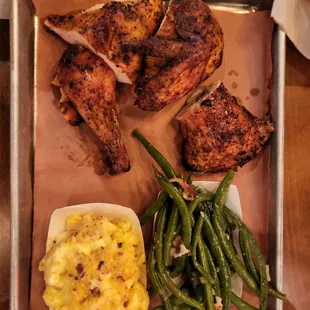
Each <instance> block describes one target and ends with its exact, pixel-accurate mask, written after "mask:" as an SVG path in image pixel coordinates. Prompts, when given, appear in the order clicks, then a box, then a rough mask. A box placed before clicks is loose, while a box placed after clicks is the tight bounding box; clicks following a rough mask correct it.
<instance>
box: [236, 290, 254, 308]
mask: <svg viewBox="0 0 310 310" xmlns="http://www.w3.org/2000/svg"><path fill="white" fill-rule="evenodd" d="M231 302H232V304H233V305H235V306H236V307H237V308H238V309H240V310H259V309H257V308H255V307H253V306H252V305H250V304H248V303H247V302H245V301H244V300H243V299H241V298H240V297H238V296H237V295H236V294H234V293H233V292H231Z"/></svg>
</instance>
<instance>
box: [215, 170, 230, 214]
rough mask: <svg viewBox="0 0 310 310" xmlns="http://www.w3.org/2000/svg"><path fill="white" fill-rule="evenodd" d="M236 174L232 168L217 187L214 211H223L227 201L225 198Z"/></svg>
mask: <svg viewBox="0 0 310 310" xmlns="http://www.w3.org/2000/svg"><path fill="white" fill-rule="evenodd" d="M234 176H235V172H234V171H232V170H229V171H228V172H227V174H226V176H225V178H224V179H223V181H222V182H221V183H220V185H219V187H218V188H217V190H216V192H215V195H214V200H213V203H214V209H215V210H214V211H216V210H218V211H220V212H222V210H223V206H224V203H225V199H226V196H227V193H228V190H229V187H230V184H231V182H232V180H233V178H234Z"/></svg>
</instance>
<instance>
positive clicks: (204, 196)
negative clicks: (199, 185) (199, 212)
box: [188, 192, 214, 213]
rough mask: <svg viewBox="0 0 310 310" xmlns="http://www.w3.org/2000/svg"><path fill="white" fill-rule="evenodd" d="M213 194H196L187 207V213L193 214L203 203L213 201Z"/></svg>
mask: <svg viewBox="0 0 310 310" xmlns="http://www.w3.org/2000/svg"><path fill="white" fill-rule="evenodd" d="M213 196H214V195H213V194H212V193H209V192H207V193H200V194H198V195H197V196H196V197H195V199H194V200H192V201H191V203H190V204H189V206H188V211H189V213H193V212H194V211H195V209H196V207H197V206H198V205H199V204H200V203H201V202H203V201H210V200H212V199H213Z"/></svg>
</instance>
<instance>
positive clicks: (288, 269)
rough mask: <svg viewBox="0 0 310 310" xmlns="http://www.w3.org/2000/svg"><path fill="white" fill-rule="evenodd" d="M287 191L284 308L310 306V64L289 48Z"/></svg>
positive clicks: (1, 191)
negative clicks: (285, 298) (285, 296)
mask: <svg viewBox="0 0 310 310" xmlns="http://www.w3.org/2000/svg"><path fill="white" fill-rule="evenodd" d="M0 42H1V44H0V244H1V250H0V310H2V309H8V292H9V253H10V247H9V180H8V177H9V102H8V100H9V89H8V87H9V52H8V44H9V36H8V22H7V21H1V20H0ZM285 126H286V127H285V193H284V291H285V292H286V293H287V300H286V301H285V303H284V309H285V310H293V309H295V310H301V309H304V310H306V309H309V308H310V293H309V292H308V290H309V288H310V203H309V202H308V199H309V197H310V160H309V157H308V156H309V154H310V139H309V137H310V61H309V60H306V59H305V58H304V57H302V56H301V55H300V54H299V53H298V52H297V50H296V49H295V48H294V46H293V45H292V44H291V43H290V42H288V44H287V68H286V122H285Z"/></svg>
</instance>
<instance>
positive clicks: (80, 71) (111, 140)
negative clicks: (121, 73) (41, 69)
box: [57, 45, 130, 174]
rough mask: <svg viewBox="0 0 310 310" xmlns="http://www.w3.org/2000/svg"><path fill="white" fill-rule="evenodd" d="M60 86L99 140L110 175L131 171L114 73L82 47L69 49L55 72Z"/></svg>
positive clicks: (74, 46) (70, 47)
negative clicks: (121, 124) (116, 101)
mask: <svg viewBox="0 0 310 310" xmlns="http://www.w3.org/2000/svg"><path fill="white" fill-rule="evenodd" d="M57 77H58V82H59V86H60V88H61V91H62V92H63V93H64V95H65V96H66V97H67V98H68V99H69V100H70V101H71V102H72V103H73V104H74V107H75V108H76V109H77V111H78V112H79V114H80V115H81V116H82V117H83V119H84V120H85V122H86V123H87V124H88V125H89V126H90V127H91V129H92V130H93V131H94V132H95V134H96V135H97V136H98V137H99V138H100V139H101V141H102V143H103V148H104V151H105V155H106V157H107V165H108V166H109V168H110V172H111V174H118V173H122V172H125V171H128V170H129V169H130V163H129V158H128V154H127V151H126V148H125V145H124V143H123V140H122V137H121V132H120V128H119V124H118V120H117V115H116V107H115V85H116V79H115V75H114V73H113V71H112V70H111V69H110V68H109V67H108V66H107V65H106V64H105V62H104V61H103V60H102V59H101V58H99V57H97V56H96V55H94V54H93V53H91V52H90V51H89V50H87V49H85V48H84V47H82V46H76V45H71V46H69V47H68V49H67V50H66V51H65V52H64V53H63V55H62V57H61V59H60V61H59V65H58V70H57Z"/></svg>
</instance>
